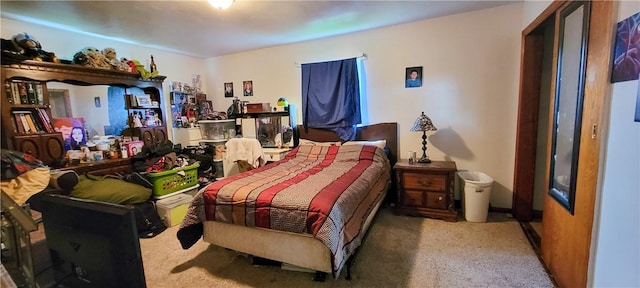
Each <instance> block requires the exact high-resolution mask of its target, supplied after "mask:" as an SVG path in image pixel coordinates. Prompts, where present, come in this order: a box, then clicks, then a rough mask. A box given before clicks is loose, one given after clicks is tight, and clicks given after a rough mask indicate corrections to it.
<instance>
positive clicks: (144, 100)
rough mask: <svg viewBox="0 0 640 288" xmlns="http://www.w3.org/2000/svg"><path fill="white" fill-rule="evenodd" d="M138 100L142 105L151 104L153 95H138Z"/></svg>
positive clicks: (139, 104)
mask: <svg viewBox="0 0 640 288" xmlns="http://www.w3.org/2000/svg"><path fill="white" fill-rule="evenodd" d="M136 102H138V106H140V107H145V106H151V95H149V94H145V95H136Z"/></svg>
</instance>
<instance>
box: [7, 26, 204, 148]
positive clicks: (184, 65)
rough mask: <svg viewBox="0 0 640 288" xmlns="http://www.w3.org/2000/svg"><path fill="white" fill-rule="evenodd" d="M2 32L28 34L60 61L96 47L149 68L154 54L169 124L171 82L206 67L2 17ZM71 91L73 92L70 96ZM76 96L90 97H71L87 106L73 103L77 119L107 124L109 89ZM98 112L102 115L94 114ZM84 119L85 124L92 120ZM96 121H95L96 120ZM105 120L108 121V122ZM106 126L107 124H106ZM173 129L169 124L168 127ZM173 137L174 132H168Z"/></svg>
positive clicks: (196, 61) (200, 62) (201, 62)
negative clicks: (96, 101) (96, 103)
mask: <svg viewBox="0 0 640 288" xmlns="http://www.w3.org/2000/svg"><path fill="white" fill-rule="evenodd" d="M0 32H1V36H2V38H4V39H11V37H12V36H13V35H15V34H18V33H23V32H27V33H28V34H29V35H31V36H32V37H34V38H35V39H36V40H38V42H40V44H41V45H42V49H43V50H45V51H49V52H54V53H56V56H58V58H60V59H67V60H72V59H73V55H74V54H75V53H76V52H78V51H80V50H82V49H83V48H85V47H89V46H91V47H95V48H98V49H100V50H102V49H104V48H107V47H111V48H115V50H116V53H117V55H118V58H122V57H126V58H128V59H136V60H138V61H140V63H142V64H145V66H146V67H149V65H148V63H149V61H150V60H151V59H150V55H153V57H154V60H155V62H156V65H157V66H158V71H159V72H160V75H163V76H167V79H166V80H165V81H164V83H163V92H164V94H165V98H164V104H165V110H164V111H167V121H169V123H170V116H171V113H169V111H170V110H169V106H168V105H169V81H180V82H186V83H191V81H192V80H191V78H192V75H194V74H200V75H204V73H205V65H204V60H203V59H200V58H196V57H191V56H185V55H180V54H175V53H171V52H165V51H162V50H157V49H153V48H146V47H141V46H137V45H132V44H128V43H123V42H118V41H114V40H112V39H106V38H99V37H96V36H90V35H86V34H80V33H76V32H69V31H63V30H59V29H55V28H50V27H45V26H41V25H37V24H31V23H26V22H20V21H14V20H9V19H4V18H0ZM202 87H203V91H205V92H206V91H207V87H206V83H203V85H202ZM71 92H72V91H70V93H71ZM73 92H74V93H86V94H89V95H84V94H83V95H80V94H78V95H77V96H76V95H70V96H71V97H72V98H74V99H76V98H83V99H85V100H86V101H85V102H86V103H75V102H74V104H73V107H72V110H73V113H74V116H78V117H85V118H87V119H91V121H100V120H103V121H107V122H108V116H107V114H104V115H103V114H101V113H108V112H107V103H106V100H107V95H106V89H105V94H104V95H97V94H96V93H98V92H95V90H91V89H90V90H86V89H84V90H83V89H79V90H78V89H74V91H73ZM96 96H100V97H101V100H102V103H101V104H102V108H95V106H94V102H93V98H94V97H96ZM207 96H208V97H207V99H209V100H210V99H211V96H209V95H207ZM94 113H99V115H94ZM87 119H85V121H89V120H87ZM94 119H95V120H94ZM105 119H106V120H105ZM103 124H104V125H108V124H106V122H103ZM96 126H98V125H96ZM168 127H170V125H169V126H168ZM95 128H96V130H97V131H99V132H104V129H103V127H102V126H99V127H95ZM169 137H171V133H169Z"/></svg>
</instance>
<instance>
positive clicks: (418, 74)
mask: <svg viewBox="0 0 640 288" xmlns="http://www.w3.org/2000/svg"><path fill="white" fill-rule="evenodd" d="M416 87H422V66H419V67H407V68H406V69H405V72H404V88H416Z"/></svg>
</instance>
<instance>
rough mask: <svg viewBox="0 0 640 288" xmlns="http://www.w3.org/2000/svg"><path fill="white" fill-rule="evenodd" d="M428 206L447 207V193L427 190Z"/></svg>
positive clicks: (435, 207)
mask: <svg viewBox="0 0 640 288" xmlns="http://www.w3.org/2000/svg"><path fill="white" fill-rule="evenodd" d="M426 194H427V205H426V206H427V208H434V209H447V208H448V207H447V206H448V205H447V193H434V192H426Z"/></svg>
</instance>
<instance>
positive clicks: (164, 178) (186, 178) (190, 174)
mask: <svg viewBox="0 0 640 288" xmlns="http://www.w3.org/2000/svg"><path fill="white" fill-rule="evenodd" d="M198 167H200V163H194V164H192V165H189V166H186V167H182V168H176V169H171V170H168V171H164V172H159V173H149V174H147V178H149V181H151V183H152V184H153V189H152V190H153V194H152V195H153V198H155V199H162V198H165V197H169V196H171V195H175V194H179V193H182V192H186V191H189V190H191V189H193V188H194V187H197V186H198ZM182 172H184V173H182Z"/></svg>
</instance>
